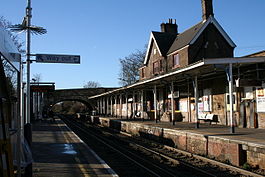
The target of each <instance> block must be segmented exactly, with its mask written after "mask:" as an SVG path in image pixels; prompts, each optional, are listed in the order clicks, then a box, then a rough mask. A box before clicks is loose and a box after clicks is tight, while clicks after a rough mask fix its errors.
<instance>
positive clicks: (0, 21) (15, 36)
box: [0, 16, 25, 54]
mask: <svg viewBox="0 0 265 177" xmlns="http://www.w3.org/2000/svg"><path fill="white" fill-rule="evenodd" d="M0 26H1V27H3V28H4V29H6V30H7V31H8V33H9V35H10V37H11V39H12V41H13V42H14V44H15V46H16V47H17V49H18V51H19V52H20V53H22V54H24V53H25V49H24V48H23V47H24V42H22V41H21V39H20V38H19V37H18V34H16V33H14V32H11V31H9V28H10V27H11V26H12V24H11V22H10V21H8V20H6V19H5V18H4V17H3V16H0Z"/></svg>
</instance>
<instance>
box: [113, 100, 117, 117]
mask: <svg viewBox="0 0 265 177" xmlns="http://www.w3.org/2000/svg"><path fill="white" fill-rule="evenodd" d="M114 104H115V109H114V114H115V117H117V95H115V100H114Z"/></svg>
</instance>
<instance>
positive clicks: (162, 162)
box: [62, 117, 252, 177]
mask: <svg viewBox="0 0 265 177" xmlns="http://www.w3.org/2000/svg"><path fill="white" fill-rule="evenodd" d="M62 119H63V121H64V122H65V123H66V124H67V125H68V126H69V127H70V128H71V129H72V130H73V131H74V132H75V133H76V134H77V135H78V136H79V137H80V138H81V139H83V141H84V142H86V143H87V144H88V145H89V146H90V147H91V148H92V149H94V151H96V153H97V154H98V155H99V156H100V157H101V158H102V159H104V160H105V161H106V162H107V163H108V165H109V166H110V167H111V168H112V169H113V170H114V171H115V172H116V173H117V174H119V175H120V176H130V177H132V176H252V175H251V174H249V173H248V174H246V175H242V174H244V173H240V172H238V171H235V170H228V167H225V168H224V167H223V168H219V167H218V166H217V165H216V164H214V165H211V164H209V163H202V162H201V160H200V159H199V160H198V159H194V157H190V156H188V155H184V156H183V154H182V157H180V155H179V152H178V153H177V155H176V151H174V150H173V148H170V147H168V146H161V145H159V144H157V143H154V142H152V141H147V140H143V139H141V138H135V137H134V138H132V137H129V136H125V135H122V134H115V133H113V132H109V130H106V129H102V128H96V127H93V126H91V125H85V124H84V123H80V122H77V121H74V120H73V119H71V118H65V117H62ZM187 158H191V159H193V161H192V162H191V160H188V162H187ZM183 159H186V160H183Z"/></svg>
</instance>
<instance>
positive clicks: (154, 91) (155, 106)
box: [153, 85, 157, 123]
mask: <svg viewBox="0 0 265 177" xmlns="http://www.w3.org/2000/svg"><path fill="white" fill-rule="evenodd" d="M153 93H154V111H155V121H156V123H157V101H156V85H155V86H154V90H153Z"/></svg>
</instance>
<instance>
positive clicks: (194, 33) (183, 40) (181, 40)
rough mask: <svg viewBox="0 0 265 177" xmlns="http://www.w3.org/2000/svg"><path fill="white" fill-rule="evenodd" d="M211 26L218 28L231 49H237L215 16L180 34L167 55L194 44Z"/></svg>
mask: <svg viewBox="0 0 265 177" xmlns="http://www.w3.org/2000/svg"><path fill="white" fill-rule="evenodd" d="M209 24H213V25H214V26H215V27H216V28H217V30H218V31H219V32H220V33H221V35H222V36H223V37H224V38H225V40H226V41H227V42H228V44H229V45H230V46H231V47H236V45H235V43H234V42H233V41H232V40H231V38H230V37H229V36H228V34H227V33H226V32H225V31H224V29H223V28H222V27H221V25H220V24H219V23H218V22H217V21H216V19H215V18H214V17H213V16H210V17H209V18H208V19H207V20H206V21H201V22H200V23H198V24H196V25H194V26H193V27H191V28H189V29H188V30H186V31H184V32H183V33H180V34H179V35H178V36H177V38H176V39H175V41H174V43H173V44H172V46H171V47H170V49H169V51H168V52H167V54H168V55H170V54H172V53H173V52H175V51H177V50H179V49H181V48H183V47H185V46H187V45H190V44H193V43H194V42H195V41H196V40H197V39H198V38H199V36H200V35H201V34H202V32H203V31H204V30H205V28H206V27H207V26H208V25H209Z"/></svg>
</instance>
